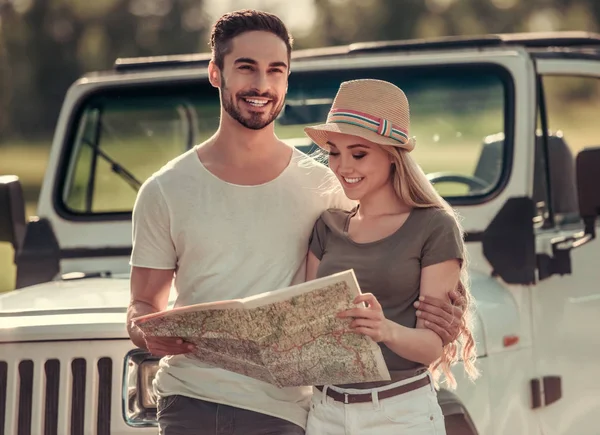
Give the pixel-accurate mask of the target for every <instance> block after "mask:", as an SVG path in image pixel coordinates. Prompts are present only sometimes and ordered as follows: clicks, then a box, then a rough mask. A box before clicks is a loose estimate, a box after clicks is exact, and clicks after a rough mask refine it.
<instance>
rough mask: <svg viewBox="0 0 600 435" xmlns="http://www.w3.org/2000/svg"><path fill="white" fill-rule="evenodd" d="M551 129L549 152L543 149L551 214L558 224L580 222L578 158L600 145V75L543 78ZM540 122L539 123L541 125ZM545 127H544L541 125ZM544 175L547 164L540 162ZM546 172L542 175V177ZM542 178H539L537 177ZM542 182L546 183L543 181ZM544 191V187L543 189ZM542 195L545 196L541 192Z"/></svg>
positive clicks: (539, 151)
mask: <svg viewBox="0 0 600 435" xmlns="http://www.w3.org/2000/svg"><path fill="white" fill-rule="evenodd" d="M542 86H543V92H544V103H545V109H546V111H545V114H546V122H547V129H548V143H547V151H546V150H545V148H543V147H542V148H540V147H538V148H540V149H539V150H537V151H538V155H539V156H540V157H542V156H543V157H544V158H545V159H546V160H547V162H548V165H547V169H548V170H549V177H548V178H547V179H548V180H549V185H548V184H545V185H544V188H545V189H547V190H548V191H549V192H550V195H548V192H546V197H545V200H546V202H549V201H551V206H549V205H548V204H545V209H546V210H547V213H549V212H550V211H551V212H552V214H553V218H554V223H555V224H556V225H558V226H561V225H570V224H573V223H579V222H580V216H579V207H578V203H577V183H576V179H575V158H576V156H577V153H578V152H579V151H581V150H582V149H583V148H586V147H591V146H598V144H600V126H598V122H597V119H598V117H599V116H600V80H599V79H598V78H596V77H583V76H572V75H553V76H544V77H542ZM538 125H539V124H538ZM540 127H541V126H540ZM537 142H538V145H540V146H541V145H542V143H543V142H542V141H541V140H540V137H538V139H537ZM539 166H540V168H541V169H542V170H544V172H543V174H545V169H546V167H545V166H544V167H542V166H541V165H539ZM543 174H539V175H540V176H541V175H543ZM537 178H538V177H536V179H537ZM539 184H540V185H542V183H541V182H540V183H539ZM540 190H541V189H540ZM540 196H541V195H540Z"/></svg>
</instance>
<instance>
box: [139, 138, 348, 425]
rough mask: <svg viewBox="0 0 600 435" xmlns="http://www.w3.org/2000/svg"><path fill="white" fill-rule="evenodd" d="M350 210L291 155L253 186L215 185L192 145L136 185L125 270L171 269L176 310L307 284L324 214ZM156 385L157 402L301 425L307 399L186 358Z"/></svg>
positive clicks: (163, 372)
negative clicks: (210, 406)
mask: <svg viewBox="0 0 600 435" xmlns="http://www.w3.org/2000/svg"><path fill="white" fill-rule="evenodd" d="M352 205H353V204H352V202H351V201H350V200H349V199H348V198H347V197H346V196H345V195H344V193H343V190H341V187H340V185H339V182H338V180H337V179H336V178H335V176H334V175H333V173H332V172H331V171H330V170H329V169H328V168H327V167H326V166H324V165H322V164H320V163H318V162H316V161H315V160H314V159H312V158H310V157H307V156H306V155H305V154H303V153H301V152H300V151H298V150H296V149H294V151H293V154H292V158H291V159H290V163H289V165H288V166H287V167H286V168H285V169H284V171H283V172H282V173H281V174H280V175H279V176H278V177H276V178H275V179H273V180H272V181H269V182H267V183H264V184H261V185H255V186H241V185H235V184H231V183H227V182H225V181H223V180H221V179H219V178H218V177H216V176H215V175H214V174H212V173H211V172H209V171H208V170H207V169H206V168H205V167H204V166H203V164H202V163H201V161H200V159H199V158H198V156H197V154H196V149H192V150H190V151H188V152H186V153H185V154H183V155H181V156H179V157H178V158H176V159H174V160H173V161H171V162H169V163H168V164H166V165H165V166H164V167H163V168H162V169H160V170H159V171H158V172H157V173H155V174H154V175H153V176H152V177H150V178H149V179H148V180H147V181H146V182H145V183H144V184H143V186H142V188H141V189H140V191H139V194H138V197H137V200H136V203H135V206H134V210H133V252H132V255H131V262H130V264H131V265H132V266H138V267H147V268H154V269H176V274H175V289H176V291H177V300H176V303H175V306H184V305H192V304H197V303H201V302H212V301H217V300H225V299H234V298H241V297H246V296H250V295H255V294H259V293H263V292H266V291H271V290H276V289H278V288H283V287H287V286H289V285H291V284H292V283H296V282H300V281H302V280H303V279H304V270H305V267H304V266H305V258H306V254H307V251H308V240H309V237H310V234H311V231H312V228H313V226H314V223H315V221H316V220H317V219H318V217H319V216H320V214H321V213H322V212H323V211H324V210H326V209H328V208H330V207H338V208H346V209H350V208H351V207H352ZM154 388H155V390H156V392H157V394H158V395H159V396H168V395H173V394H180V395H184V396H188V397H193V398H199V399H204V400H208V401H211V402H215V403H223V404H227V405H231V406H235V407H238V408H245V409H249V410H253V411H257V412H261V413H263V414H268V415H272V416H275V417H279V418H282V419H285V420H288V421H291V422H293V423H295V424H297V425H299V426H302V427H305V424H306V418H307V412H308V404H309V399H310V395H311V394H312V389H311V387H310V386H306V387H299V388H296V387H294V388H278V387H276V386H273V385H271V384H268V383H265V382H262V381H258V380H255V379H253V378H250V377H247V376H243V375H240V374H237V373H233V372H230V371H227V370H223V369H219V368H215V367H212V366H209V365H207V364H203V363H200V362H198V361H196V360H192V359H190V358H188V357H186V356H183V355H176V356H168V357H165V358H163V359H162V360H161V363H160V369H159V371H158V373H157V375H156V378H155V381H154Z"/></svg>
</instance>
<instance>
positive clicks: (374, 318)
mask: <svg viewBox="0 0 600 435" xmlns="http://www.w3.org/2000/svg"><path fill="white" fill-rule="evenodd" d="M361 302H366V304H367V307H356V308H352V309H349V310H346V311H342V312H340V313H338V317H340V318H348V317H353V318H354V320H352V322H351V323H350V327H351V328H352V329H353V330H354V331H356V332H357V333H360V334H364V335H367V336H369V337H371V338H372V339H373V340H374V341H375V342H388V341H390V340H391V338H392V327H391V323H390V321H389V320H388V319H386V318H385V315H384V314H383V309H382V308H381V305H380V304H379V301H377V298H376V297H375V296H374V295H373V294H372V293H364V294H361V295H358V296H357V297H356V299H354V303H355V304H360V303H361Z"/></svg>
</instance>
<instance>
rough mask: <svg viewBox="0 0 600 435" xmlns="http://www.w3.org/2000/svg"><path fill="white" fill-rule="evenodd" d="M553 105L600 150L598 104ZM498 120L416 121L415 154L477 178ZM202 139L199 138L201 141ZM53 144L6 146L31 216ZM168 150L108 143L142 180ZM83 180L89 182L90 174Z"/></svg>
mask: <svg viewBox="0 0 600 435" xmlns="http://www.w3.org/2000/svg"><path fill="white" fill-rule="evenodd" d="M549 106H550V107H549V109H550V112H549V113H550V119H551V122H550V126H549V127H550V128H551V129H552V130H555V131H556V130H559V129H560V130H563V131H564V134H565V139H566V141H567V143H568V144H569V146H570V147H571V149H572V150H573V152H574V153H575V152H577V151H578V150H580V149H582V148H583V147H585V146H592V145H595V146H597V145H599V143H598V142H597V140H598V139H597V137H598V127H597V125H596V124H597V116H598V114H599V113H598V107H596V105H594V104H593V103H585V102H581V101H579V102H575V103H571V104H569V105H564V106H562V107H561V106H558V105H553V104H552V103H551V104H550V105H549ZM553 107H554V109H553ZM497 119H498V118H497V117H494V119H490V116H489V114H478V116H477V117H476V118H474V117H473V114H471V116H470V117H469V119H468V120H465V119H459V117H453V116H445V117H444V119H443V121H444V122H442V121H441V120H438V119H436V118H435V117H431V118H430V119H426V120H424V119H423V117H422V116H421V117H420V118H419V117H416V119H415V122H414V125H413V128H412V133H413V134H414V135H415V136H416V137H417V148H416V149H415V151H414V152H413V156H414V157H415V159H416V160H417V162H418V163H420V164H421V166H422V167H423V170H424V171H425V172H434V171H440V170H443V171H449V172H458V173H463V174H470V173H473V168H474V166H475V164H476V162H477V159H478V157H479V152H480V147H481V142H482V140H483V137H484V136H485V134H492V133H496V132H497V131H500V130H501V129H500V126H499V125H496V124H497ZM449 121H450V122H449ZM457 126H460V127H462V128H463V129H462V131H463V132H464V134H463V135H459V134H456V133H455V132H456V131H461V128H457ZM432 131H435V132H436V133H435V135H432V133H431V132H432ZM482 132H485V134H482ZM278 134H279V136H280V137H282V138H291V137H302V135H303V133H302V127H301V126H289V127H281V128H279V129H278ZM201 139H202V138H199V140H201ZM49 142H50V141H48V142H44V143H41V142H39V143H24V142H13V143H6V144H0V175H6V174H14V175H17V176H18V177H19V178H20V180H21V183H22V185H23V190H24V195H25V200H26V214H27V216H33V215H35V214H36V205H37V198H38V195H39V190H40V186H41V184H42V180H43V177H44V172H45V170H46V165H47V161H48V155H49ZM155 146H157V147H162V148H163V149H162V151H160V152H158V151H157V149H155ZM142 147H143V148H142ZM166 148H167V149H165V147H164V143H158V142H155V143H154V144H151V143H150V142H148V141H145V142H144V143H140V144H139V145H138V146H133V145H132V144H131V143H128V144H123V143H122V142H116V141H115V142H114V143H113V144H109V143H108V142H107V143H106V151H107V152H110V153H111V155H112V156H113V157H114V158H115V159H117V160H118V161H120V162H121V163H124V164H125V165H126V166H127V165H130V166H133V167H135V168H136V169H137V170H138V171H139V172H136V173H138V174H141V175H140V177H145V176H147V175H150V173H151V172H152V171H153V170H155V169H157V165H158V162H160V163H162V162H164V161H166V160H167V159H168V158H169V157H170V156H172V155H173V152H174V149H168V148H169V147H168V146H167V147H166ZM149 149H152V151H153V152H152V153H148V150H149ZM140 156H142V157H140ZM149 156H150V157H149ZM144 159H146V160H144ZM105 169H106V168H105ZM134 172H135V171H134ZM106 173H107V174H108V176H107V178H106V180H110V181H108V183H114V186H111V187H115V188H116V189H120V191H119V193H118V194H117V195H115V194H113V193H110V189H106V190H105V192H104V194H103V195H104V198H105V199H102V198H100V201H99V203H98V204H97V205H96V207H99V208H100V209H107V208H108V209H109V208H110V207H128V206H130V205H131V204H132V202H133V199H134V197H135V194H134V192H133V191H131V190H130V187H129V186H126V185H125V184H124V183H123V182H122V180H119V179H118V178H117V177H116V176H114V175H112V174H110V173H109V172H108V171H106ZM83 177H84V178H85V173H84V174H83ZM103 182H104V181H103ZM107 186H108V185H107ZM458 188H462V186H456V185H455V186H446V189H450V191H451V192H455V193H459V192H458V190H457V189H458ZM442 193H448V191H447V190H445V191H442ZM115 196H117V197H120V198H121V201H119V203H117V202H115ZM75 203H77V200H76V199H74V204H75ZM13 255H14V253H13V251H12V247H10V246H9V245H8V244H6V243H0V291H7V290H11V289H13V288H14V282H15V268H14V266H13V264H12V263H13V261H12V259H13Z"/></svg>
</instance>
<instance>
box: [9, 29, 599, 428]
mask: <svg viewBox="0 0 600 435" xmlns="http://www.w3.org/2000/svg"><path fill="white" fill-rule="evenodd" d="M598 49H600V35H593V34H584V33H566V34H564V33H556V34H548V35H536V34H525V35H488V36H485V37H470V38H445V39H438V40H422V41H397V42H378V43H361V44H354V45H350V46H343V47H332V48H324V49H318V50H306V51H297V52H296V53H295V54H294V61H293V62H292V74H291V76H290V80H289V91H288V95H287V101H286V105H285V108H284V110H283V111H282V113H281V115H280V117H279V119H278V120H277V121H276V122H277V126H276V131H277V134H278V136H279V137H280V138H282V139H284V140H287V141H289V143H290V144H293V145H295V146H298V147H301V148H302V149H303V150H305V151H307V152H310V151H311V149H312V148H311V147H312V144H311V143H310V141H308V140H307V139H306V138H305V136H304V134H303V132H302V127H303V126H304V125H306V124H313V123H317V122H321V121H322V120H324V119H325V117H326V113H327V110H328V108H329V106H330V104H331V101H332V98H333V96H334V95H335V93H336V91H337V89H338V86H339V84H340V82H341V81H344V80H349V79H353V78H364V77H369V78H380V79H384V80H389V81H392V82H394V83H396V84H397V85H398V86H400V87H401V88H402V89H403V90H404V91H405V92H406V94H407V96H408V98H409V101H410V103H411V111H412V131H411V134H412V135H415V136H416V138H417V147H416V150H415V151H414V155H415V158H416V159H417V160H418V162H419V163H420V164H421V166H422V167H423V168H424V170H425V171H426V172H427V173H428V176H429V178H430V180H431V182H432V183H434V184H435V186H436V187H437V188H438V189H439V191H440V192H441V193H442V194H443V195H444V196H445V197H446V198H447V199H448V201H449V202H450V203H451V204H452V205H453V206H454V207H456V209H457V210H458V211H459V212H460V214H461V216H462V219H463V221H462V223H463V226H464V227H465V229H466V232H467V234H466V242H467V245H468V249H469V254H470V265H469V267H470V274H471V287H472V292H473V294H474V297H475V299H476V302H477V318H476V324H475V329H476V338H477V341H478V354H479V361H478V365H479V368H480V369H481V371H482V377H481V378H480V379H478V380H477V381H476V382H475V383H471V382H469V381H467V380H465V378H464V376H463V375H462V370H461V367H456V374H457V380H458V384H459V386H458V389H457V390H456V391H453V392H448V391H446V390H442V391H440V394H439V400H440V403H441V405H442V407H443V410H444V414H445V416H446V425H447V428H448V433H449V434H476V433H477V434H486V435H492V434H510V435H512V434H541V433H543V434H545V435H551V434H552V435H554V434H556V435H558V434H561V435H563V434H564V435H566V434H569V435H571V434H577V435H586V434H589V435H597V434H598V433H600V429H599V428H598V416H599V415H600V376H599V375H600V372H599V367H600V365H599V364H598V357H600V334H598V332H599V325H600V320H599V319H598V317H599V316H600V262H599V260H598V258H597V257H598V255H599V254H600V241H599V240H598V239H597V238H595V232H596V229H597V221H596V217H597V215H598V214H599V213H600V148H585V147H586V146H588V145H595V144H600V125H599V123H598V117H597V116H596V117H595V118H592V117H590V116H588V115H587V114H588V111H589V110H593V107H592V106H591V105H588V106H585V105H583V106H580V105H577V104H574V103H573V102H574V101H575V102H576V101H578V100H577V98H580V99H582V101H583V100H585V101H591V100H593V98H590V95H595V94H594V92H596V91H597V89H599V88H600V54H599V53H600V51H598ZM208 60H209V58H208V57H207V56H206V55H204V54H201V55H189V56H167V57H158V58H139V59H119V60H117V62H116V63H115V65H114V68H113V69H112V70H111V71H104V72H97V73H92V74H89V75H86V76H84V77H82V78H81V79H80V80H78V81H77V82H76V83H74V84H73V86H72V87H71V88H70V90H69V91H68V93H67V95H66V98H65V101H64V105H63V108H62V111H61V113H60V118H59V121H58V125H57V128H56V132H55V136H54V142H53V148H52V151H51V154H50V159H49V162H48V169H47V172H46V175H45V179H44V183H43V186H42V190H41V194H40V198H39V203H38V204H39V208H38V212H37V216H36V217H34V218H29V219H26V217H25V215H24V214H25V213H24V203H23V196H22V191H21V186H20V183H19V181H18V179H17V177H12V176H4V177H2V178H0V210H1V211H0V241H5V242H10V243H12V245H13V246H14V249H15V252H16V255H15V262H16V265H17V289H16V290H15V291H12V292H10V293H7V294H4V295H2V296H0V435H13V434H14V435H28V434H35V435H37V434H44V435H52V434H56V435H65V434H71V435H80V434H97V435H108V434H112V435H116V434H134V433H139V434H144V433H156V428H155V425H156V423H155V412H156V409H155V404H156V401H155V397H154V395H153V393H152V389H151V382H152V378H153V376H154V373H155V370H156V364H157V361H156V358H153V357H151V356H149V355H148V354H146V353H145V352H143V351H141V350H139V349H135V348H134V346H133V345H132V343H131V342H130V341H129V338H128V335H127V332H126V329H125V311H126V307H127V304H128V302H129V282H128V273H129V266H128V259H129V254H130V251H131V210H132V205H133V203H134V199H135V197H136V192H137V189H138V187H139V186H140V183H141V182H143V181H144V180H145V179H146V178H147V177H148V176H149V175H150V174H151V173H152V172H154V171H155V170H157V169H158V168H160V167H161V166H162V165H163V164H164V163H165V162H167V161H168V160H169V159H171V158H173V157H175V156H176V155H179V154H180V153H182V152H184V151H186V150H188V149H189V148H190V147H192V146H193V145H195V144H197V143H200V142H201V141H203V140H205V139H206V138H207V137H209V136H210V135H212V133H213V132H214V131H215V129H216V127H217V124H218V115H219V101H218V93H217V91H216V90H215V89H214V88H212V87H211V86H210V85H209V83H208V79H207V72H206V67H207V63H208ZM598 101H599V100H598V99H597V98H596V100H595V104H596V105H597V104H598ZM592 102H593V101H592ZM257 206H258V207H260V204H257ZM595 257H596V260H594V258H595Z"/></svg>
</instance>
